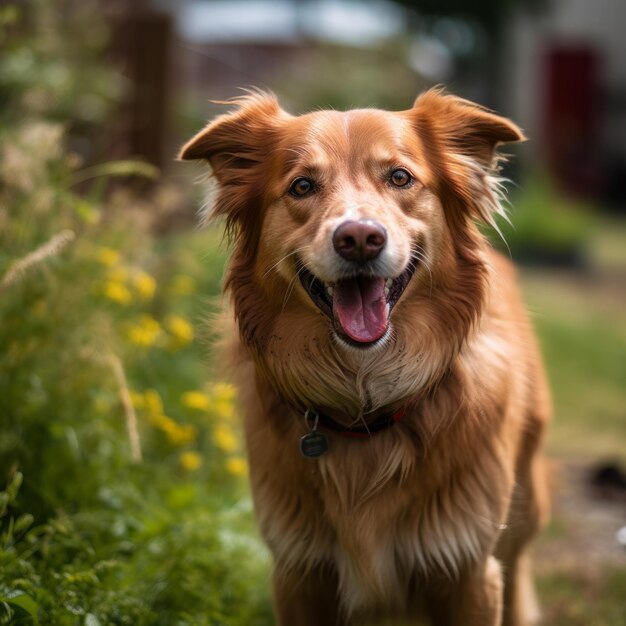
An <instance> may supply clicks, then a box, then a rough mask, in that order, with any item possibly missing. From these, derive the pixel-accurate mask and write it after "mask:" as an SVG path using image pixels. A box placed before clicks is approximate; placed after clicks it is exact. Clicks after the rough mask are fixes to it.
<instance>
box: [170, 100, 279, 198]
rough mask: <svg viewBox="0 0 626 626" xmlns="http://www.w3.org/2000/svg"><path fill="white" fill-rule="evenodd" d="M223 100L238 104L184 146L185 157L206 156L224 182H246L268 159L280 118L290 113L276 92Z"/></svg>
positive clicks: (182, 154) (183, 154)
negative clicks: (251, 172) (284, 108)
mask: <svg viewBox="0 0 626 626" xmlns="http://www.w3.org/2000/svg"><path fill="white" fill-rule="evenodd" d="M224 104H234V105H235V106H237V107H238V108H237V109H236V110H235V111H233V112H231V113H227V114H225V115H220V116H219V117H218V118H216V119H215V120H213V121H212V122H210V123H209V124H208V125H207V126H206V127H205V128H204V129H203V130H201V131H200V132H199V133H198V134H197V135H196V136H195V137H193V138H192V139H190V140H189V141H188V142H187V143H186V144H185V145H184V146H183V148H182V149H181V151H180V153H179V155H178V158H179V159H182V160H199V159H204V160H206V161H207V162H208V163H209V164H210V166H211V169H212V170H213V174H214V176H215V177H216V178H217V180H218V182H219V183H221V184H229V183H231V184H239V185H241V184H245V183H246V182H247V180H248V177H249V173H250V170H251V169H254V168H255V166H257V165H259V164H261V163H263V162H264V161H266V160H267V155H268V153H269V151H270V148H271V144H272V142H273V138H274V135H275V130H276V128H277V126H278V123H279V121H280V119H281V118H286V117H289V115H288V114H287V113H285V112H284V111H283V110H282V109H281V108H280V105H279V104H278V100H277V99H276V97H275V96H274V95H273V94H268V93H261V92H259V93H257V92H254V93H250V94H247V95H245V96H243V97H242V98H238V99H235V100H232V101H230V102H227V103H224Z"/></svg>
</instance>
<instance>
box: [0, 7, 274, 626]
mask: <svg viewBox="0 0 626 626" xmlns="http://www.w3.org/2000/svg"><path fill="white" fill-rule="evenodd" d="M83 5H84V6H83ZM21 6H22V5H20V8H18V7H17V5H9V6H8V7H3V8H2V9H1V10H0V28H2V29H5V33H4V34H8V35H10V36H9V37H8V39H7V42H8V43H7V46H6V48H5V50H3V55H2V56H1V57H0V98H1V99H2V108H1V110H0V117H1V118H2V122H3V123H2V125H1V130H0V488H1V487H3V486H4V485H6V488H5V489H4V491H1V492H0V624H22V625H31V624H55V625H60V626H64V625H74V624H80V625H85V626H98V625H99V624H101V625H104V624H120V625H122V624H129V625H131V624H132V625H139V626H140V625H142V624H150V625H152V624H156V625H160V624H163V625H164V626H165V625H167V626H170V625H181V626H182V625H184V624H207V625H211V626H214V625H226V626H239V625H243V624H246V625H248V624H251V625H255V624H257V625H259V626H261V625H263V624H269V623H271V620H270V617H269V614H270V609H269V600H268V598H269V593H268V590H267V586H266V585H267V570H268V559H267V555H266V553H265V550H264V548H263V547H262V545H261V544H260V542H259V540H258V539H257V538H256V536H255V535H254V533H253V531H252V522H251V511H250V509H251V506H250V502H249V500H248V498H247V495H246V490H245V481H244V476H245V473H246V464H245V460H244V459H243V454H242V442H241V437H240V433H239V428H238V426H237V422H236V420H235V405H234V392H233V389H232V388H231V387H230V386H228V385H225V384H220V383H211V384H208V383H207V382H206V381H207V380H209V376H208V373H207V371H205V369H204V367H203V365H202V363H203V361H204V349H203V348H202V347H200V345H199V342H198V341H194V338H195V337H196V336H197V335H198V334H199V333H198V329H199V328H200V326H201V325H202V327H203V328H204V326H205V323H204V322H203V319H204V318H205V317H206V315H207V313H210V312H211V311H212V310H213V305H212V304H211V302H207V301H203V300H202V299H201V298H199V297H198V293H202V294H206V295H207V296H208V295H211V294H217V293H218V292H219V285H220V281H221V273H222V254H221V253H220V252H219V250H218V247H219V241H220V235H218V234H216V233H214V232H204V233H192V234H186V235H175V234H174V235H170V236H168V237H161V238H158V239H157V238H156V237H155V235H154V232H155V225H156V223H157V222H158V221H159V219H162V218H163V216H167V213H168V211H169V210H170V207H171V206H172V205H177V204H178V205H180V204H181V203H182V198H181V194H180V192H179V191H177V190H176V189H173V188H172V187H170V186H168V185H166V184H164V183H161V184H158V185H155V186H154V187H153V190H152V191H151V192H149V193H144V195H143V197H141V198H140V197H137V196H135V195H133V193H131V192H130V191H129V190H128V189H126V188H125V187H124V186H122V185H120V184H119V181H120V180H123V177H126V176H133V177H137V176H148V177H150V178H152V179H155V178H156V177H157V176H158V172H156V170H155V169H154V168H153V167H152V166H149V165H147V164H145V163H136V162H114V163H104V164H99V165H95V166H90V167H84V166H83V165H82V157H79V156H78V155H77V154H76V153H75V152H74V151H73V149H72V147H73V146H75V145H76V142H77V140H78V139H79V138H80V137H81V136H88V135H89V134H90V132H91V130H90V129H93V124H94V123H95V121H98V122H101V121H102V120H103V119H104V117H105V113H106V109H107V107H108V106H109V105H110V97H111V94H115V93H116V87H115V85H116V84H117V83H116V77H115V76H114V75H113V74H111V72H110V71H109V70H108V69H107V68H106V67H104V66H102V64H101V60H100V56H99V55H101V52H102V50H101V44H102V42H103V41H104V38H105V36H106V33H103V31H102V30H101V24H100V20H99V16H98V15H97V13H91V14H90V13H89V10H87V9H93V7H92V6H91V5H90V4H89V3H78V2H70V1H69V0H67V1H65V2H62V3H44V2H40V3H39V2H38V3H32V4H30V5H28V10H27V11H26V12H23V9H22V8H21ZM85 7H86V8H85ZM68 17H71V18H72V19H71V20H70V21H68V23H67V24H65V19H66V18H68ZM74 20H76V22H75V23H74ZM93 22H97V23H93ZM17 24H19V26H20V27H19V28H16V25H17ZM64 25H65V26H67V27H66V28H64V27H63V26H64ZM78 25H80V27H78ZM74 26H76V27H77V28H78V30H80V31H81V32H77V33H74ZM87 40H89V41H87ZM74 54H76V55H77V56H76V57H74V56H73V55H74ZM92 72H93V73H92ZM89 103H90V104H89ZM88 104H89V106H87V105H88ZM90 107H91V108H90ZM59 120H62V122H61V121H59ZM86 152H87V154H89V152H90V150H89V149H88V150H87V151H86ZM112 177H115V178H116V179H118V180H117V184H116V185H115V186H112V185H109V184H108V183H109V181H110V180H111V178H112ZM182 238H184V240H181V239H182Z"/></svg>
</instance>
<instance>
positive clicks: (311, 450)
mask: <svg viewBox="0 0 626 626" xmlns="http://www.w3.org/2000/svg"><path fill="white" fill-rule="evenodd" d="M327 451H328V441H327V439H326V435H324V434H323V433H318V432H317V431H313V432H310V433H307V434H306V435H304V436H303V437H301V439H300V452H301V453H302V456H305V457H307V458H309V459H314V458H316V457H318V456H322V454H325V453H326V452H327Z"/></svg>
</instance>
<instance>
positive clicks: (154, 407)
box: [143, 389, 163, 416]
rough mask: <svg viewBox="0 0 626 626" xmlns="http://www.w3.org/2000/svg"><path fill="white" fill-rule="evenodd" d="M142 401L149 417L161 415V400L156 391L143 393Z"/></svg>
mask: <svg viewBox="0 0 626 626" xmlns="http://www.w3.org/2000/svg"><path fill="white" fill-rule="evenodd" d="M143 399H144V403H145V407H146V409H147V412H148V414H149V415H153V416H154V415H162V414H163V400H161V396H160V395H159V392H158V391H157V390H156V389H148V390H147V391H146V392H144V394H143Z"/></svg>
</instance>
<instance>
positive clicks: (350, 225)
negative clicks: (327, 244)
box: [333, 220, 387, 263]
mask: <svg viewBox="0 0 626 626" xmlns="http://www.w3.org/2000/svg"><path fill="white" fill-rule="evenodd" d="M386 243H387V231H385V229H384V228H383V226H382V225H381V224H379V223H378V222H375V221H374V220H358V221H353V220H349V221H347V222H343V223H342V224H339V226H337V228H336V230H335V232H334V233H333V247H334V248H335V250H336V252H337V254H339V255H341V256H342V257H343V258H344V259H346V260H347V261H359V262H361V263H363V262H365V261H371V260H372V259H375V258H376V257H377V256H378V255H379V254H380V252H381V250H382V249H383V248H384V247H385V244H386Z"/></svg>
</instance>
